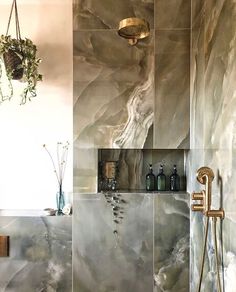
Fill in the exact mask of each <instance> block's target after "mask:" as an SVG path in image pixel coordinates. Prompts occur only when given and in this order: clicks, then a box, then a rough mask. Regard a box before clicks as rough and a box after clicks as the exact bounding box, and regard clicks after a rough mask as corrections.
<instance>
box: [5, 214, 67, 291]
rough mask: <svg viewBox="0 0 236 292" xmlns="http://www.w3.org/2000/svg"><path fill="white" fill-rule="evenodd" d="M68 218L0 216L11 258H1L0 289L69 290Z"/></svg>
mask: <svg viewBox="0 0 236 292" xmlns="http://www.w3.org/2000/svg"><path fill="white" fill-rule="evenodd" d="M71 223H72V221H71V217H60V218H59V217H38V218H36V217H0V234H1V235H9V236H10V257H9V258H0V266H1V278H0V290H1V291H5V292H12V291H17V292H32V291H51V292H56V291H68V292H69V291H72V258H71V249H72V237H71V236H72V230H71V228H72V224H71Z"/></svg>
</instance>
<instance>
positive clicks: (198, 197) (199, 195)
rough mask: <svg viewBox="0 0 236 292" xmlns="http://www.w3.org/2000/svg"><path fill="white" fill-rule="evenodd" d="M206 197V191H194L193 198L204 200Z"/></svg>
mask: <svg viewBox="0 0 236 292" xmlns="http://www.w3.org/2000/svg"><path fill="white" fill-rule="evenodd" d="M203 198H204V191H202V192H200V193H192V200H196V201H199V200H203Z"/></svg>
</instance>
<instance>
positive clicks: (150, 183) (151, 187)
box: [146, 164, 155, 192]
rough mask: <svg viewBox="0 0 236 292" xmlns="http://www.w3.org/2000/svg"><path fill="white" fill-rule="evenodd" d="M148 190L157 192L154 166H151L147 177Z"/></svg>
mask: <svg viewBox="0 0 236 292" xmlns="http://www.w3.org/2000/svg"><path fill="white" fill-rule="evenodd" d="M146 190H147V191H149V192H151V191H154V190H155V175H154V174H153V169H152V164H149V173H148V174H147V175H146Z"/></svg>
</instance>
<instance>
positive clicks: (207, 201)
mask: <svg viewBox="0 0 236 292" xmlns="http://www.w3.org/2000/svg"><path fill="white" fill-rule="evenodd" d="M197 180H198V182H199V183H201V184H203V185H205V190H203V191H201V192H196V193H195V192H194V193H193V194H192V200H196V201H200V204H192V211H196V212H202V213H203V214H204V215H205V216H207V217H219V218H224V216H225V213H224V210H222V209H219V210H212V209H211V196H212V181H213V180H214V173H213V171H212V169H211V168H209V167H206V166H204V167H201V168H199V169H198V171H197Z"/></svg>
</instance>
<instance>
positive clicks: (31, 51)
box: [0, 35, 42, 104]
mask: <svg viewBox="0 0 236 292" xmlns="http://www.w3.org/2000/svg"><path fill="white" fill-rule="evenodd" d="M9 53H10V54H12V55H13V54H15V56H16V58H17V57H18V63H17V66H16V67H15V68H10V67H9V66H7V62H6V56H7V54H9ZM36 53H37V47H36V46H35V45H34V43H33V42H32V41H31V40H30V39H28V38H25V39H21V38H18V39H15V38H12V37H11V36H10V35H6V36H4V35H1V37H0V58H1V66H3V65H5V68H6V74H7V78H8V81H9V83H10V85H9V88H12V86H11V80H12V79H16V78H14V74H15V73H16V70H22V71H23V75H22V78H21V81H23V82H25V88H24V89H23V92H22V94H21V104H25V103H26V102H27V100H29V101H30V100H31V98H32V97H35V96H36V95H37V93H36V84H37V82H38V81H42V75H41V74H39V72H38V67H39V63H40V62H41V59H40V58H37V56H36ZM2 71H3V70H2V68H0V78H1V77H2V76H1V75H2ZM0 87H1V85H0ZM12 95H13V90H10V92H9V94H8V95H7V96H4V94H3V92H2V90H1V88H0V97H1V99H2V101H4V100H6V99H9V100H10V99H11V97H12Z"/></svg>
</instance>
